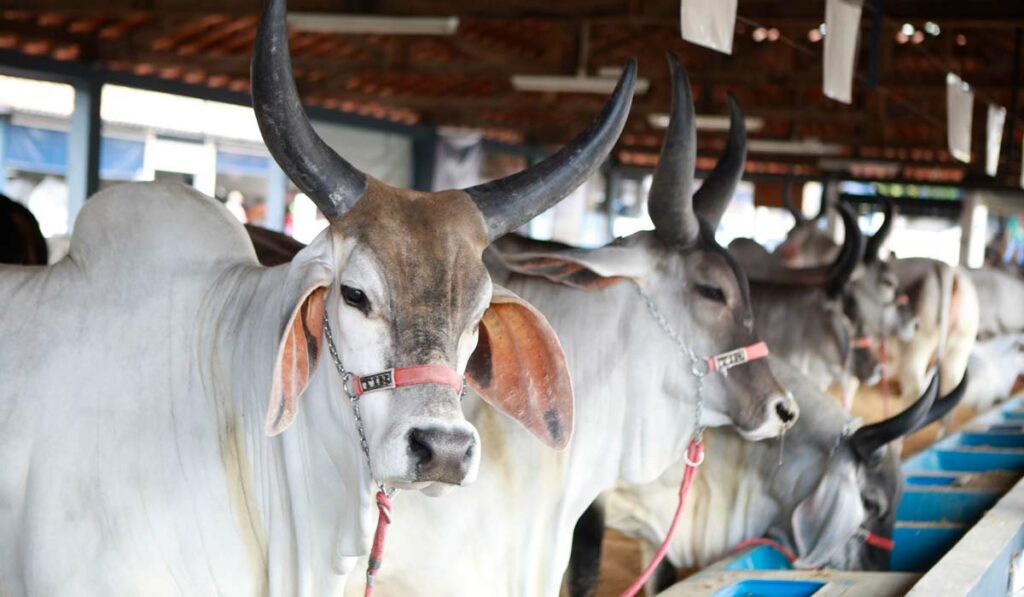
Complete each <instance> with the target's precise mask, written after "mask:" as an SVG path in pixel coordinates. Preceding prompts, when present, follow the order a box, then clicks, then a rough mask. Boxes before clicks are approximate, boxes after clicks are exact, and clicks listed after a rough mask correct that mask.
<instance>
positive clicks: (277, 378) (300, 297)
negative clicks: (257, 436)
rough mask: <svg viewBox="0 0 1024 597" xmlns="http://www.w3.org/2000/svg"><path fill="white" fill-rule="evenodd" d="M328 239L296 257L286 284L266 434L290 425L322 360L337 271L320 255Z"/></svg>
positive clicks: (272, 434) (327, 244)
mask: <svg viewBox="0 0 1024 597" xmlns="http://www.w3.org/2000/svg"><path fill="white" fill-rule="evenodd" d="M329 245H330V241H329V239H327V238H326V237H325V236H323V235H322V236H320V237H318V238H317V239H316V240H314V241H313V243H311V244H310V246H309V247H306V248H305V249H303V250H302V251H300V252H299V253H298V255H296V256H295V259H294V260H293V261H292V263H291V264H290V265H289V266H288V275H287V278H286V280H285V283H284V298H283V301H284V304H283V305H282V309H281V311H282V314H285V315H286V318H285V319H284V326H283V329H282V331H281V335H280V341H279V344H278V347H277V357H276V359H275V361H274V376H273V380H272V381H271V386H270V401H269V403H268V405H267V419H266V432H267V435H270V436H274V435H277V434H279V433H281V432H282V431H284V430H285V429H287V428H288V426H289V425H291V423H292V420H294V419H295V413H296V412H297V411H298V406H299V396H301V395H302V392H303V391H305V389H306V386H307V385H309V380H310V378H312V377H313V372H314V371H316V366H317V364H318V363H319V361H320V353H321V352H322V350H321V348H322V340H323V333H324V310H325V308H326V304H327V288H328V287H329V286H330V284H331V282H332V280H333V279H334V276H333V270H332V268H331V267H330V264H329V262H327V261H326V260H325V259H323V258H322V257H323V256H322V253H323V251H325V250H328V248H329Z"/></svg>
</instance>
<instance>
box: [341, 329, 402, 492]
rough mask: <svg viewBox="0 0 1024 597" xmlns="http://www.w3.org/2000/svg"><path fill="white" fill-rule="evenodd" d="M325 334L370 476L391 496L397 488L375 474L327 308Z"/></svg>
mask: <svg viewBox="0 0 1024 597" xmlns="http://www.w3.org/2000/svg"><path fill="white" fill-rule="evenodd" d="M324 335H325V336H327V350H328V352H330V353H331V360H333V361H334V366H335V368H337V370H338V373H339V374H340V375H341V387H342V389H344V391H345V395H346V396H348V401H349V403H350V404H351V405H352V414H354V415H355V418H356V431H358V432H359V446H360V447H361V448H362V449H363V454H365V455H366V466H367V468H369V469H370V478H371V479H373V482H374V484H375V485H376V486H377V488H378V489H380V490H381V491H383V492H384V494H385V495H387V496H388V497H389V498H390V497H391V496H393V495H394V494H395V489H394V488H392V489H385V488H384V484H383V483H381V482H380V481H378V480H377V476H376V475H374V474H373V462H372V461H371V460H370V442H368V441H367V440H366V428H365V426H364V425H363V417H362V415H360V414H359V396H356V395H355V394H353V393H352V390H351V388H350V386H349V383H350V382H351V381H352V378H353V377H354V375H353V374H352V372H351V371H348V370H347V369H345V366H344V365H342V364H341V357H339V356H338V348H337V347H336V346H335V345H334V335H333V334H332V333H331V320H330V318H329V317H328V315H327V309H324Z"/></svg>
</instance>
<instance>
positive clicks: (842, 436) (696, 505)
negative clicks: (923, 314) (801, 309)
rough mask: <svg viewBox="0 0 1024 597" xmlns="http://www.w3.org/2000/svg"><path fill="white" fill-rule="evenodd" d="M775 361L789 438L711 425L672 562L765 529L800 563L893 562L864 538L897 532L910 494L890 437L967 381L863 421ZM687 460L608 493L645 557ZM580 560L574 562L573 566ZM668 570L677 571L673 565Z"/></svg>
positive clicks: (718, 551)
mask: <svg viewBox="0 0 1024 597" xmlns="http://www.w3.org/2000/svg"><path fill="white" fill-rule="evenodd" d="M771 366H772V371H773V372H774V373H775V374H776V376H777V377H778V379H779V380H780V381H781V382H782V383H783V384H784V385H785V386H786V388H788V389H789V390H790V391H791V392H792V393H793V395H794V396H795V397H796V400H797V402H798V403H799V405H800V412H801V415H800V419H799V420H798V421H797V422H796V424H795V425H794V426H793V428H792V429H790V430H789V431H787V432H786V435H785V438H782V439H779V440H775V441H770V442H763V443H758V444H753V443H750V442H748V441H745V440H744V439H743V438H742V437H740V436H739V435H737V434H735V433H732V432H731V431H730V430H729V429H709V430H708V431H707V433H705V435H704V437H705V443H706V446H705V458H704V463H703V464H702V465H701V467H700V470H699V473H698V474H697V476H696V477H695V480H694V483H693V486H692V488H691V490H690V494H689V495H688V496H687V502H686V506H685V509H684V511H683V518H682V521H681V522H680V524H679V528H678V531H677V533H676V535H675V536H674V537H673V540H672V543H671V544H670V548H669V551H668V553H667V558H668V561H669V562H670V563H671V565H672V566H674V567H677V568H693V567H703V566H707V565H708V564H711V563H713V562H715V561H716V560H719V559H721V558H723V557H725V556H726V555H727V554H728V553H729V550H730V549H732V548H733V547H735V546H737V545H741V544H742V542H743V541H745V540H747V539H751V538H756V537H762V536H764V535H768V536H769V537H771V538H772V539H774V540H775V541H777V542H778V543H780V544H781V545H782V546H783V547H785V548H787V549H789V550H790V551H791V552H792V553H793V555H795V556H796V557H797V560H796V561H795V565H796V566H797V567H803V568H819V567H826V568H837V569H842V570H887V569H888V567H889V551H888V550H886V549H883V548H881V547H879V545H878V539H873V540H872V541H870V542H869V541H866V538H867V537H869V536H870V537H877V538H880V539H882V540H883V542H884V540H885V539H887V538H891V537H892V530H893V526H894V523H895V514H896V506H897V504H898V503H899V500H900V497H901V496H902V493H903V481H902V475H901V473H900V468H899V466H900V452H901V449H900V446H901V444H900V443H899V442H897V443H892V442H896V440H898V439H900V438H901V437H903V436H905V435H907V434H909V433H911V432H912V431H913V430H914V429H917V428H920V427H922V426H924V425H927V424H928V423H930V422H931V421H934V420H937V419H938V418H939V417H941V416H942V415H944V414H945V413H946V412H948V411H949V410H950V409H952V407H953V406H954V405H955V404H956V402H957V401H959V400H960V398H961V397H962V395H963V393H964V391H965V388H966V386H967V384H966V383H964V384H962V385H961V386H959V387H957V388H956V389H955V390H954V391H953V392H952V393H951V394H950V395H949V396H946V397H944V398H942V399H940V400H937V401H936V400H935V395H936V390H937V387H938V384H937V380H936V379H934V378H933V380H932V383H931V384H930V387H929V388H928V390H926V392H925V394H924V395H923V396H921V397H920V398H919V399H918V401H917V402H916V403H915V404H914V405H913V406H911V407H910V408H909V409H908V410H907V411H904V412H903V413H900V414H899V415H896V416H895V417H893V418H891V419H889V420H886V421H881V422H878V423H874V424H872V425H867V426H864V427H861V426H860V420H859V419H856V418H854V417H852V416H851V415H850V414H849V412H847V411H846V410H845V409H843V408H841V407H840V406H839V405H838V404H837V403H836V401H835V400H833V399H832V398H831V396H829V395H827V394H825V393H823V392H821V391H820V390H818V389H817V388H815V387H814V386H813V384H811V383H809V380H808V379H807V378H805V377H804V376H803V375H802V374H801V373H800V372H799V371H796V370H795V369H793V368H792V367H791V366H789V365H788V364H786V363H784V362H783V361H782V360H781V359H778V358H775V357H771ZM766 447H768V448H769V449H765V448H766ZM683 470H684V466H683V463H682V462H680V463H678V464H677V465H675V466H673V467H672V468H670V469H668V470H667V471H665V474H663V475H662V476H661V477H660V478H659V479H658V480H657V481H656V482H654V483H651V484H648V485H643V486H620V487H618V488H616V489H615V490H614V491H611V492H609V493H608V494H606V496H605V498H604V500H603V501H602V505H601V506H600V507H602V508H603V511H604V518H605V522H606V524H607V525H608V527H610V528H613V529H617V530H619V531H621V532H623V533H625V534H626V535H629V536H631V537H634V538H637V539H640V540H642V541H643V544H642V545H643V548H644V562H648V561H650V559H651V556H652V555H653V553H654V550H655V549H656V548H657V546H658V545H660V544H661V542H662V541H663V540H664V538H665V534H666V532H667V530H668V527H669V524H670V523H671V520H672V516H673V514H674V512H675V506H676V499H677V495H678V492H679V483H680V480H681V479H682V476H683ZM598 520H599V518H595V521H598ZM868 533H870V534H871V535H868ZM595 555H598V554H596V553H595V552H591V555H590V557H594V556H595ZM583 564H584V563H583V562H579V563H577V562H573V566H574V569H575V568H576V566H578V565H583ZM665 576H666V577H667V578H666V579H665V580H667V581H669V582H671V581H672V580H674V578H675V574H674V571H673V573H671V574H667V575H665ZM648 587H649V588H655V585H652V584H649V585H648ZM656 588H657V589H664V588H666V587H665V586H658V587H656ZM577 594H578V595H583V594H587V593H586V591H583V590H581V591H580V592H579V593H577Z"/></svg>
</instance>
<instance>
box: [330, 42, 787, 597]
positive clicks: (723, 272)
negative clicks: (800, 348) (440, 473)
mask: <svg viewBox="0 0 1024 597" xmlns="http://www.w3.org/2000/svg"><path fill="white" fill-rule="evenodd" d="M671 64H672V74H673V81H674V82H675V86H674V87H673V90H674V93H673V104H672V105H673V109H672V120H671V123H670V125H669V129H668V132H667V134H666V139H665V145H664V146H663V148H662V152H661V159H660V160H659V165H658V167H657V169H656V171H655V175H654V183H653V185H652V186H651V194H650V212H651V215H652V219H653V221H654V223H655V231H654V232H653V233H652V232H649V231H645V232H639V233H637V234H634V235H632V236H630V237H628V238H625V239H620V240H618V241H616V242H615V243H613V244H611V245H608V246H606V247H602V248H599V249H594V250H584V249H577V250H564V249H560V248H553V249H552V250H550V251H544V250H542V249H540V246H541V245H539V244H533V243H527V245H528V246H527V250H528V251H534V252H527V253H520V252H518V251H520V250H521V249H522V243H523V241H521V240H519V239H514V238H513V239H508V240H507V241H499V242H498V244H496V245H495V249H496V251H495V253H499V254H497V255H495V256H496V257H497V261H499V262H501V263H504V266H501V265H496V266H495V267H496V268H497V269H500V268H502V267H504V268H508V269H511V270H512V271H511V272H508V274H507V276H500V277H499V272H498V271H495V270H492V275H493V276H494V277H495V279H496V280H499V281H500V282H501V283H503V284H506V285H507V286H508V287H509V288H510V289H514V291H515V292H516V293H518V294H520V295H521V296H524V297H529V298H528V299H527V300H530V302H531V304H533V305H535V306H537V308H538V309H540V310H541V312H543V313H544V314H545V315H546V316H547V317H548V321H549V322H550V323H551V324H552V326H553V327H554V328H555V329H556V331H557V332H558V334H559V337H560V338H561V339H562V345H563V347H564V348H565V351H566V357H567V359H568V362H569V365H570V367H571V371H572V377H573V384H574V387H575V390H576V396H577V401H576V410H575V416H576V422H577V424H576V432H575V435H574V436H573V439H572V441H571V442H570V443H569V447H568V449H567V450H566V451H565V452H561V453H557V454H555V453H552V452H550V451H546V450H540V449H537V448H538V447H539V446H536V445H535V444H536V442H531V441H530V438H529V437H528V436H527V435H526V434H524V433H523V432H522V430H521V429H520V428H518V427H516V426H515V425H508V424H507V422H506V421H505V420H503V419H502V418H501V417H496V416H494V414H493V413H492V412H490V411H489V410H487V409H485V408H482V405H481V403H480V401H479V400H478V399H477V398H476V397H475V396H474V395H473V394H472V393H471V394H470V395H468V396H467V397H466V401H465V409H466V412H467V416H468V418H469V419H470V420H471V421H473V422H474V424H475V425H476V426H477V428H478V429H479V430H480V433H481V440H482V443H483V445H484V446H485V447H486V451H485V452H484V463H483V464H482V466H481V468H480V476H479V479H478V480H477V482H476V483H475V484H474V485H473V486H472V487H468V488H465V489H463V490H460V491H458V492H455V493H453V494H452V495H450V496H448V497H447V498H446V499H445V500H443V501H441V500H426V499H421V496H419V495H417V494H412V493H409V494H406V493H402V494H399V495H398V496H397V497H396V499H395V501H394V505H395V508H394V521H395V523H394V525H393V526H392V527H391V533H392V535H391V537H390V539H389V547H388V552H387V554H386V556H385V562H384V565H383V567H382V568H381V575H380V579H379V580H378V586H377V591H378V593H379V594H381V595H409V594H424V595H523V596H531V597H533V596H540V595H557V594H558V591H559V586H560V584H561V580H562V576H563V572H564V570H565V566H566V564H567V562H568V559H569V550H570V543H571V538H572V530H573V526H574V525H575V523H576V520H577V518H578V517H579V515H580V513H581V512H583V511H584V510H585V509H586V508H587V506H588V505H589V504H590V503H591V501H592V500H593V499H594V498H595V497H597V495H598V494H599V493H601V492H602V491H604V490H606V489H609V488H611V487H612V486H613V485H614V484H615V483H616V482H617V481H618V480H625V481H628V482H633V483H636V482H647V481H651V480H653V479H655V478H656V477H657V476H658V475H659V474H661V472H662V471H663V470H664V468H665V467H666V466H668V465H669V464H670V463H672V462H675V461H676V460H678V459H679V458H680V457H681V455H682V453H683V450H684V448H685V446H686V443H687V441H688V440H689V439H690V435H691V433H692V431H693V429H694V423H695V416H696V413H695V407H696V404H695V399H696V396H695V394H694V384H695V379H694V376H693V374H692V367H693V365H692V364H691V362H690V361H689V359H688V358H687V357H686V356H685V355H684V354H682V353H681V350H680V348H679V347H678V346H677V345H676V344H675V343H674V342H673V340H672V339H670V337H669V335H668V333H667V332H666V331H665V329H663V328H662V327H661V326H660V325H659V323H658V322H657V320H656V319H655V317H654V316H653V314H652V313H651V312H650V311H649V310H648V306H647V304H646V301H645V299H644V298H643V296H642V295H641V289H642V293H643V295H646V296H647V297H649V298H650V300H651V303H652V304H653V305H654V306H653V309H656V310H657V312H658V313H660V316H661V317H663V318H664V320H665V321H666V322H667V325H668V326H671V328H673V329H674V330H676V331H677V332H678V335H679V336H680V337H681V338H682V339H683V341H684V342H686V344H687V345H688V346H689V347H690V348H691V349H692V350H694V351H695V352H696V353H697V354H698V355H702V356H703V355H711V354H715V353H719V352H722V351H724V350H729V349H732V348H736V347H738V346H744V345H747V344H750V343H751V342H753V341H755V340H756V337H755V335H754V333H753V329H752V328H753V325H752V321H751V313H750V303H749V295H748V292H747V288H746V280H745V278H744V276H743V274H742V272H741V271H740V270H739V269H738V268H737V267H736V264H735V263H734V262H733V261H732V260H731V259H730V258H729V256H728V254H727V253H726V252H725V251H724V250H723V249H722V248H721V247H720V246H718V245H717V244H715V242H714V236H713V234H712V232H711V230H710V228H708V227H707V225H706V224H703V223H701V222H699V220H698V219H697V218H696V216H695V214H694V213H693V210H692V201H691V197H692V195H691V189H692V182H693V171H694V162H693V159H692V157H690V159H688V160H685V159H682V157H681V154H686V153H688V154H689V155H690V156H692V155H693V154H692V150H691V148H692V147H693V144H694V143H695V141H696V140H695V138H694V136H693V134H692V127H691V128H689V129H688V130H687V129H686V127H684V126H683V122H682V119H684V118H687V119H690V120H692V118H693V110H692V101H691V99H690V89H689V85H688V83H687V82H686V80H685V73H684V72H683V71H682V67H681V66H679V64H678V62H676V61H675V59H674V58H672V59H671ZM687 132H689V133H690V134H687ZM503 250H504V251H505V252H504V253H502V251H503ZM516 272H519V273H516ZM481 344H486V340H485V339H483V338H482V339H481ZM795 416H796V409H795V406H794V405H793V403H792V400H791V398H790V397H789V396H788V395H786V394H785V392H784V391H783V390H782V389H781V388H780V387H779V386H778V385H777V383H776V381H775V379H774V378H773V377H772V376H771V373H770V371H769V370H768V367H767V364H766V361H764V360H763V359H762V360H756V361H751V362H749V363H747V364H745V365H742V366H739V367H737V368H735V369H731V370H730V371H729V375H728V376H721V375H711V376H708V377H706V378H705V382H704V405H703V415H702V418H701V420H702V422H703V423H705V424H710V425H723V424H733V425H735V426H737V427H738V428H739V430H740V433H741V434H742V435H743V436H745V437H747V438H750V439H760V438H765V437H770V436H775V435H778V434H779V433H780V432H782V431H783V430H784V429H786V428H787V427H788V426H789V425H790V424H792V421H793V419H794V417H795ZM351 585H354V583H350V587H349V594H353V593H356V592H358V590H359V587H358V586H351Z"/></svg>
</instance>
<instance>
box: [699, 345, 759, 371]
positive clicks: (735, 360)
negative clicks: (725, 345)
mask: <svg viewBox="0 0 1024 597" xmlns="http://www.w3.org/2000/svg"><path fill="white" fill-rule="evenodd" d="M766 356H768V345H767V344H765V343H764V342H758V343H756V344H751V345H750V346H744V347H743V348H737V349H736V350H730V351H729V352H723V353H722V354H719V355H715V356H713V357H708V373H714V372H715V371H721V372H722V373H725V372H726V371H728V370H729V369H732V368H733V367H737V366H739V365H742V364H743V363H749V362H750V361H756V360H757V359H763V358H764V357H766Z"/></svg>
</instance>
